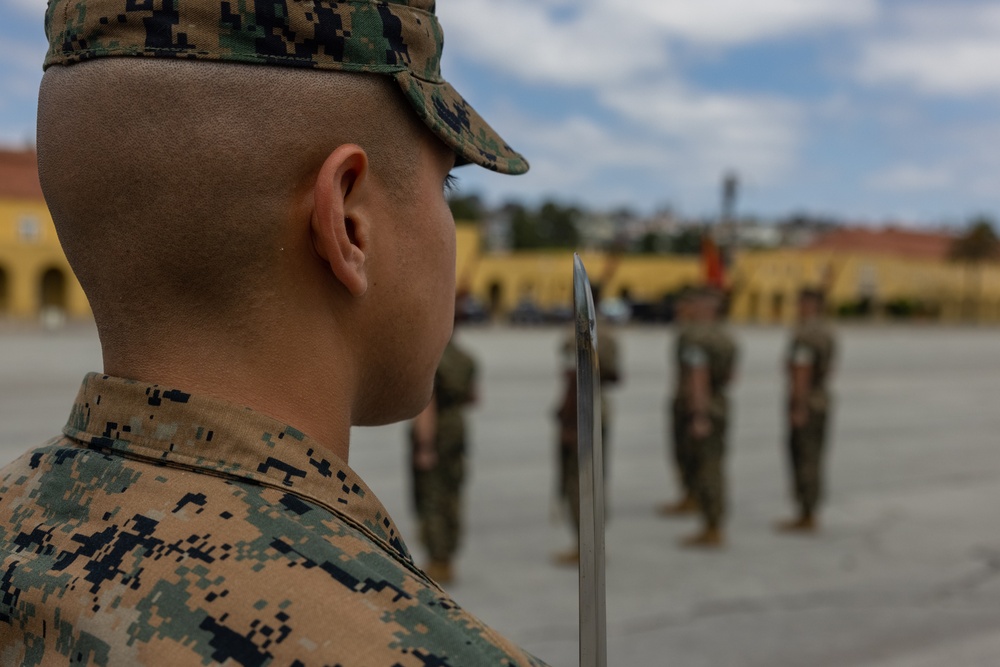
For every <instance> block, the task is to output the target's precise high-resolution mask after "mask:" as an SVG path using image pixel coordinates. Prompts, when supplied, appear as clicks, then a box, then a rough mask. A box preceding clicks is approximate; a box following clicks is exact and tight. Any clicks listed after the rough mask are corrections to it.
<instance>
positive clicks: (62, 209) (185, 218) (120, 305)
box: [38, 58, 426, 334]
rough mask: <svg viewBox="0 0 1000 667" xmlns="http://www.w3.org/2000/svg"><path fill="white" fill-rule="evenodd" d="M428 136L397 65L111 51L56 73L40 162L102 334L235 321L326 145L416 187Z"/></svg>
mask: <svg viewBox="0 0 1000 667" xmlns="http://www.w3.org/2000/svg"><path fill="white" fill-rule="evenodd" d="M424 132H426V130H425V129H424V128H423V126H422V125H421V124H420V122H419V121H418V120H417V119H416V118H415V117H414V116H413V114H412V113H410V111H409V109H408V108H407V106H406V103H405V100H404V99H403V97H402V94H401V93H400V92H399V90H398V88H397V87H396V86H394V85H393V84H392V82H391V80H389V79H387V78H385V77H378V76H373V75H365V74H350V73H344V72H322V73H321V72H315V71H311V70H303V69H291V68H277V67H261V66H253V65H240V64H228V63H218V62H199V63H192V62H185V61H176V60H175V61H168V60H160V59H156V60H153V59H141V58H105V59H100V60H95V61H91V62H86V63H81V64H77V65H73V66H71V67H53V68H49V69H48V70H47V71H46V74H45V77H44V79H43V82H42V88H41V93H40V99H39V119H38V153H39V173H40V176H41V181H42V186H43V190H44V192H45V196H46V200H47V202H48V204H49V207H50V209H51V211H52V215H53V219H54V221H55V224H56V228H57V230H58V232H59V236H60V239H61V241H62V243H63V246H64V248H65V251H66V254H67V256H68V258H69V260H70V262H71V264H72V265H73V268H74V270H75V271H76V273H77V275H78V277H79V279H80V281H81V283H82V284H83V287H84V289H85V290H86V292H87V294H88V297H89V298H90V300H91V304H92V307H93V309H94V314H95V317H96V319H97V322H98V325H99V326H100V327H101V330H102V334H103V333H105V332H110V331H116V330H120V329H121V328H122V327H136V326H145V327H163V326H168V325H169V324H170V321H171V319H173V320H177V319H181V320H190V319H191V318H198V319H199V321H202V322H204V318H205V317H208V318H209V319H210V320H212V321H219V322H233V321H237V322H238V318H236V320H234V315H235V314H236V313H237V311H239V310H240V309H243V308H246V307H247V306H248V305H249V304H248V300H250V299H255V298H256V299H260V298H261V295H262V294H265V293H266V292H267V290H266V286H268V285H276V284H278V283H277V282H275V281H274V278H275V273H276V272H277V271H280V270H281V269H282V262H283V257H282V248H283V244H284V242H285V241H287V240H288V239H283V238H282V236H283V234H286V233H287V230H286V229H285V224H284V223H285V222H286V221H287V220H288V219H289V217H290V216H291V215H292V214H293V212H294V211H293V208H294V206H295V202H296V201H297V198H298V197H300V196H302V194H303V191H304V189H306V188H308V187H309V186H310V178H314V177H315V174H316V171H317V170H318V169H319V167H320V165H321V164H322V162H323V160H324V158H325V157H326V156H327V155H328V154H329V153H330V151H331V150H333V149H334V148H336V147H337V146H338V145H341V144H344V143H355V144H358V145H360V146H361V147H363V148H364V149H365V150H366V151H367V152H368V154H369V158H370V161H371V165H372V170H373V173H374V174H375V175H376V177H378V178H381V179H382V180H384V181H385V182H386V183H387V184H388V185H389V189H390V190H391V191H393V192H397V193H405V191H406V187H407V184H406V181H407V178H408V174H409V173H410V171H411V170H412V165H413V163H414V162H415V160H416V154H417V146H418V141H417V139H418V138H419V136H420V134H421V133H424ZM135 295H141V298H134V297H135ZM178 324H181V325H183V323H182V322H181V323H178Z"/></svg>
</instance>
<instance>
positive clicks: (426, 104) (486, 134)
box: [393, 71, 528, 175]
mask: <svg viewBox="0 0 1000 667" xmlns="http://www.w3.org/2000/svg"><path fill="white" fill-rule="evenodd" d="M393 76H394V77H395V79H396V81H397V82H398V83H399V87H400V88H402V90H403V93H404V94H405V95H406V98H407V99H408V100H409V102H410V105H411V106H412V107H413V109H414V111H415V112H416V114H417V116H419V117H420V120H422V121H423V122H424V123H425V124H426V125H427V127H429V128H430V129H431V131H432V132H434V134H435V135H437V137H438V138H439V139H441V141H443V142H444V143H445V144H446V145H447V146H448V147H450V148H451V149H452V150H454V151H455V154H456V155H458V158H459V160H458V164H466V163H472V164H478V165H480V166H482V167H486V168H487V169H490V170H492V171H497V172H500V173H501V174H512V175H517V174H523V173H524V172H526V171H528V161H527V160H525V159H524V156H523V155H521V154H520V153H518V152H517V151H515V150H514V149H513V148H511V147H510V146H508V145H507V142H505V141H504V140H503V139H501V138H500V135H499V134H497V133H496V131H495V130H494V129H493V128H492V127H490V126H489V123H487V122H486V121H485V120H483V117H482V116H480V115H479V114H478V113H476V110H475V109H473V108H472V106H471V105H470V104H469V103H468V102H466V101H465V99H463V98H462V96H461V95H459V94H458V91H456V90H455V89H454V88H452V86H451V84H449V83H448V82H446V81H442V82H440V83H433V82H429V81H425V80H423V79H420V78H417V77H415V76H413V75H412V74H411V73H410V72H408V71H403V72H397V73H396V74H394V75H393Z"/></svg>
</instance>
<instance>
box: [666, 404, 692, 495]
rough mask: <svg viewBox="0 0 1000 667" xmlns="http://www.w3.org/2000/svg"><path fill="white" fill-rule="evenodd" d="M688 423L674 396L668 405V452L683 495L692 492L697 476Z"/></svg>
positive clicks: (680, 405)
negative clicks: (669, 437) (669, 439)
mask: <svg viewBox="0 0 1000 667" xmlns="http://www.w3.org/2000/svg"><path fill="white" fill-rule="evenodd" d="M690 424H691V422H690V421H689V420H688V419H687V416H686V415H685V414H684V409H683V405H682V403H681V401H680V399H676V398H675V399H674V400H673V402H672V403H671V406H670V431H671V433H670V435H671V442H670V450H671V451H670V454H671V456H672V458H673V461H674V467H675V468H676V469H677V478H678V480H679V482H680V486H681V491H682V493H683V494H684V495H685V496H689V495H693V494H694V488H695V481H696V479H697V477H698V461H697V458H696V457H695V452H694V451H693V448H692V446H691V436H690V433H689V431H690V428H691V426H690Z"/></svg>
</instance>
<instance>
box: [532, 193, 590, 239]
mask: <svg viewBox="0 0 1000 667" xmlns="http://www.w3.org/2000/svg"><path fill="white" fill-rule="evenodd" d="M579 218H580V209H578V208H576V207H575V206H562V205H560V204H557V203H556V202H553V201H547V202H545V203H544V204H542V207H541V208H540V209H539V210H538V216H537V220H538V226H539V234H540V235H541V237H542V239H543V240H544V242H545V245H546V246H548V247H551V248H575V247H576V246H577V244H578V243H579V242H580V232H579V230H578V229H577V227H576V222H577V220H579Z"/></svg>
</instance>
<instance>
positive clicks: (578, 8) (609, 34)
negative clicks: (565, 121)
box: [438, 0, 876, 87]
mask: <svg viewBox="0 0 1000 667" xmlns="http://www.w3.org/2000/svg"><path fill="white" fill-rule="evenodd" d="M439 5H440V6H439V10H438V11H439V14H441V21H442V23H443V24H444V28H445V34H446V39H447V42H448V45H449V46H448V48H449V49H451V48H456V49H458V50H459V51H460V52H461V54H462V55H463V57H467V58H471V59H473V60H475V61H477V62H479V63H481V64H485V65H487V66H489V67H491V68H494V69H496V70H499V71H504V72H507V73H509V74H513V75H514V76H516V77H518V78H520V79H522V80H524V81H527V82H531V83H555V84H561V85H570V86H584V87H587V86H599V85H602V84H603V83H605V82H607V81H621V80H623V79H624V80H628V79H631V78H635V77H637V76H640V75H643V74H647V73H649V72H663V71H666V70H667V69H668V68H669V66H670V57H669V53H670V48H671V46H672V45H674V44H675V43H677V42H679V41H684V42H689V43H692V44H709V45H714V46H719V45H722V46H732V45H738V44H745V43H751V42H755V41H761V40H765V39H773V38H776V37H784V36H789V35H797V34H801V33H802V32H803V31H806V30H814V29H830V28H831V27H836V26H844V25H859V24H864V23H867V22H869V21H871V20H873V19H874V17H875V15H876V0H752V1H748V0H698V1H696V2H695V1H692V0H574V1H570V0H503V2H498V1H497V0H453V1H452V2H448V3H444V2H442V3H439Z"/></svg>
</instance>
